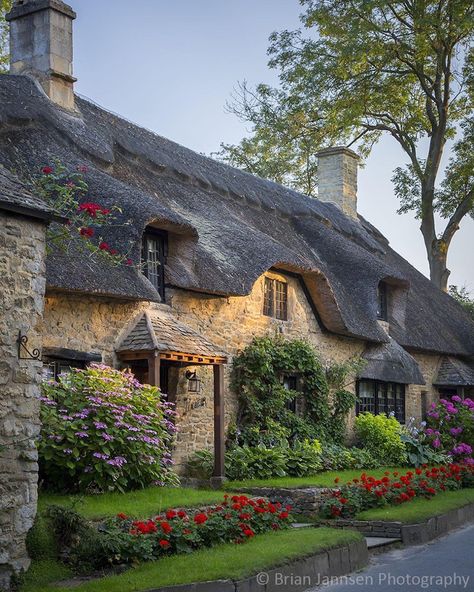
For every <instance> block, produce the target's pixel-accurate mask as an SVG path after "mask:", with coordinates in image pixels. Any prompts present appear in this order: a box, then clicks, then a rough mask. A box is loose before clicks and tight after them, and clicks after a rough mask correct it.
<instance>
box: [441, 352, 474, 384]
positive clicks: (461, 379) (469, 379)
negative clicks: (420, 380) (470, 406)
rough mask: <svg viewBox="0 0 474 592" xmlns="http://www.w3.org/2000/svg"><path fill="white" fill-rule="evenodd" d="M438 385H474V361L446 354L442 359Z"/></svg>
mask: <svg viewBox="0 0 474 592" xmlns="http://www.w3.org/2000/svg"><path fill="white" fill-rule="evenodd" d="M434 384H435V385H436V386H474V363H473V362H471V363H469V362H464V361H462V360H460V359H459V358H453V357H451V356H445V357H444V358H443V359H442V360H441V365H440V367H439V370H438V376H437V378H436V380H435V381H434Z"/></svg>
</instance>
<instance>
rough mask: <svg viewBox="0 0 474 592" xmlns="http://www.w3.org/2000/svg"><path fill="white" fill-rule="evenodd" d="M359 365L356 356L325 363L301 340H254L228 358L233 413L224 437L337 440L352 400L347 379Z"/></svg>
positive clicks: (241, 440) (244, 441)
mask: <svg viewBox="0 0 474 592" xmlns="http://www.w3.org/2000/svg"><path fill="white" fill-rule="evenodd" d="M360 366H361V362H360V360H359V359H351V360H348V361H347V362H345V363H343V364H335V365H332V366H329V367H325V366H323V364H322V363H321V361H320V359H319V357H318V355H317V353H316V352H315V350H314V349H313V348H312V346H311V345H310V344H309V343H307V342H305V341H302V340H288V339H285V338H284V337H282V336H277V337H270V336H265V337H257V338H255V339H254V340H253V341H252V343H250V344H249V345H248V346H247V347H246V348H245V349H244V350H243V351H242V352H241V353H240V354H239V355H237V356H236V357H235V358H234V363H233V369H232V388H233V389H234V391H235V392H236V393H237V395H238V397H239V413H238V419H237V425H236V426H235V427H234V428H231V430H230V431H229V439H230V440H231V441H233V442H237V443H239V444H248V445H250V446H255V445H258V444H266V445H276V444H279V443H281V442H282V441H287V442H289V443H290V444H291V443H294V442H295V441H297V440H304V439H306V438H319V439H325V440H326V441H327V440H330V441H334V442H340V441H342V440H343V439H344V435H345V420H346V417H347V414H348V413H349V411H350V410H351V409H352V408H353V406H354V404H355V396H354V395H353V394H352V393H350V392H349V391H347V390H346V387H347V381H348V378H349V376H350V375H351V374H352V375H353V374H354V373H356V372H357V371H358V369H359V368H360ZM289 379H290V380H289ZM295 401H296V404H295ZM295 406H296V410H295Z"/></svg>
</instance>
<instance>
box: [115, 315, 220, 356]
mask: <svg viewBox="0 0 474 592" xmlns="http://www.w3.org/2000/svg"><path fill="white" fill-rule="evenodd" d="M116 351H117V354H118V355H119V357H122V356H123V355H124V354H140V353H141V352H143V353H145V352H148V353H149V352H159V357H160V358H162V359H168V360H172V361H178V362H189V363H198V364H199V363H201V364H217V363H221V364H222V363H225V362H226V361H227V353H226V352H223V351H221V350H220V348H218V347H217V346H215V345H214V344H213V343H211V342H210V341H209V340H208V339H206V338H205V337H203V336H202V335H200V334H199V333H198V332H197V331H195V330H194V329H191V327H189V326H187V325H185V324H184V323H182V322H181V321H178V319H176V317H175V316H174V315H173V314H172V313H171V312H167V311H164V310H155V311H146V312H144V313H142V314H141V315H140V316H139V318H138V321H137V322H136V324H135V326H134V328H133V329H132V330H131V331H130V332H129V333H128V334H127V335H126V337H125V338H124V339H123V340H122V342H121V343H120V345H119V347H118V348H117V350H116ZM134 357H135V356H134Z"/></svg>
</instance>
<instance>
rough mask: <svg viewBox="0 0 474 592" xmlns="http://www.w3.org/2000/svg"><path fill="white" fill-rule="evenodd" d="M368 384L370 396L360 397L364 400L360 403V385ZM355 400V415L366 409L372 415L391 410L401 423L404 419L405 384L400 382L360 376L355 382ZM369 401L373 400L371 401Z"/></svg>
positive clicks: (387, 412)
mask: <svg viewBox="0 0 474 592" xmlns="http://www.w3.org/2000/svg"><path fill="white" fill-rule="evenodd" d="M362 385H370V386H371V390H372V397H367V396H366V397H362V398H363V399H365V400H366V401H365V402H364V403H361V386H362ZM356 393H357V402H356V415H359V414H360V413H364V412H365V411H368V412H369V413H373V414H374V415H379V414H380V413H385V414H386V415H390V414H391V413H392V412H393V414H394V416H395V418H396V419H397V420H398V421H399V422H400V423H402V424H404V423H405V421H406V385H405V384H403V383H400V382H387V381H383V380H372V379H370V378H361V379H359V380H358V381H357V384H356ZM370 401H373V402H372V403H371V402H370Z"/></svg>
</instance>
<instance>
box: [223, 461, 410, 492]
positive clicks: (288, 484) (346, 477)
mask: <svg viewBox="0 0 474 592" xmlns="http://www.w3.org/2000/svg"><path fill="white" fill-rule="evenodd" d="M409 470H410V468H409V467H381V468H380V469H365V470H364V469H353V470H349V471H325V472H324V473H318V474H316V475H311V476H309V477H275V478H274V479H249V480H246V481H228V482H227V483H225V484H224V489H232V490H234V491H235V490H239V489H248V488H252V487H283V488H290V489H293V488H298V487H334V486H335V484H334V479H336V477H339V479H340V482H339V485H342V484H344V483H346V482H347V481H351V480H352V479H355V478H358V477H360V476H361V474H362V473H367V475H372V476H374V477H376V478H380V477H383V474H384V472H385V471H391V472H392V471H399V472H400V473H403V474H404V473H406V472H407V471H409Z"/></svg>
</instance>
